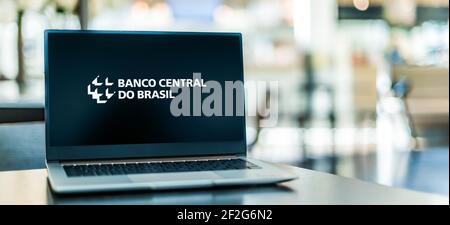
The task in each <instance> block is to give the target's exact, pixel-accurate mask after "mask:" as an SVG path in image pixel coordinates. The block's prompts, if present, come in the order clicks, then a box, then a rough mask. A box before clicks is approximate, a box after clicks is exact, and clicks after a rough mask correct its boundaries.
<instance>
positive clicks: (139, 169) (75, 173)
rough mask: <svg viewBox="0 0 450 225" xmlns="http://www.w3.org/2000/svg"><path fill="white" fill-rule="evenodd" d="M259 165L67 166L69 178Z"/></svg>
mask: <svg viewBox="0 0 450 225" xmlns="http://www.w3.org/2000/svg"><path fill="white" fill-rule="evenodd" d="M259 168H260V167H258V166H257V165H255V164H253V163H250V162H248V161H245V160H242V159H220V160H194V161H170V162H168V161H163V162H132V163H114V164H84V165H65V166H64V170H65V171H66V174H67V176H69V177H80V176H83V177H85V176H112V175H127V174H144V173H173V172H194V171H214V170H239V169H259Z"/></svg>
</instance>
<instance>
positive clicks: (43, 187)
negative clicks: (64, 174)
mask: <svg viewBox="0 0 450 225" xmlns="http://www.w3.org/2000/svg"><path fill="white" fill-rule="evenodd" d="M279 166H281V167H283V169H286V170H289V171H291V172H293V173H295V174H297V175H298V177H299V179H297V180H294V181H290V182H285V183H282V184H279V185H270V186H267V185H265V186H251V187H231V188H215V189H197V190H180V191H158V192H152V191H146V192H142V191H141V192H126V193H111V194H101V195H92V194H91V195H73V196H63V195H55V194H54V193H52V191H51V190H50V188H49V185H48V182H47V171H46V170H45V169H35V168H44V167H45V154H44V126H43V124H42V123H31V124H30V123H26V124H2V125H0V171H1V170H4V172H0V187H1V188H0V204H448V203H449V201H448V197H444V196H439V195H434V194H427V193H420V192H416V191H411V190H404V189H399V188H393V187H387V186H382V185H378V184H372V183H367V182H363V181H360V180H356V179H351V178H345V177H340V176H335V175H331V174H327V173H322V172H317V171H311V170H307V169H301V168H297V167H292V166H285V165H279ZM24 169H25V170H24Z"/></svg>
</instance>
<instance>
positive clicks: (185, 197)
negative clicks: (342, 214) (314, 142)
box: [0, 165, 449, 205]
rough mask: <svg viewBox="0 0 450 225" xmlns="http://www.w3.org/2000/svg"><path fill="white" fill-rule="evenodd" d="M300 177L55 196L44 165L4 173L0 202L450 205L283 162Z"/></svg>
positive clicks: (425, 195) (435, 198) (438, 199)
mask: <svg viewBox="0 0 450 225" xmlns="http://www.w3.org/2000/svg"><path fill="white" fill-rule="evenodd" d="M279 166H280V167H282V168H283V169H286V170H289V171H291V172H293V173H296V174H297V175H298V177H299V178H298V179H297V180H294V181H289V182H285V183H281V184H278V185H263V186H261V185H260V186H248V187H244V186H241V187H228V188H210V189H190V190H177V191H139V192H122V193H105V194H83V195H56V194H54V193H52V191H51V189H50V187H49V184H48V181H47V171H46V170H45V169H35V170H21V171H7V172H0V187H1V189H0V204H268V205H270V204H449V201H448V198H447V197H443V196H439V195H434V194H428V193H421V192H416V191H411V190H405V189H399V188H393V187H387V186H382V185H378V184H372V183H367V182H363V181H360V180H356V179H351V178H345V177H340V176H335V175H331V174H327V173H322V172H317V171H312V170H307V169H301V168H297V167H292V166H285V165H279Z"/></svg>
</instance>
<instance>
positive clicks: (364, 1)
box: [353, 0, 370, 11]
mask: <svg viewBox="0 0 450 225" xmlns="http://www.w3.org/2000/svg"><path fill="white" fill-rule="evenodd" d="M353 5H354V6H355V8H356V9H357V10H359V11H366V10H367V9H368V8H369V5H370V2H369V0H353Z"/></svg>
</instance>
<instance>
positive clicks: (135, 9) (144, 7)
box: [131, 0, 150, 14]
mask: <svg viewBox="0 0 450 225" xmlns="http://www.w3.org/2000/svg"><path fill="white" fill-rule="evenodd" d="M149 9H150V6H149V5H148V3H147V2H146V1H143V0H138V1H135V2H134V3H133V6H132V7H131V12H132V13H133V14H134V13H142V12H147V11H149Z"/></svg>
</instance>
